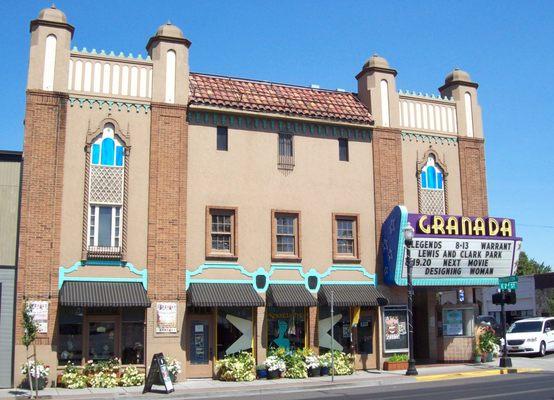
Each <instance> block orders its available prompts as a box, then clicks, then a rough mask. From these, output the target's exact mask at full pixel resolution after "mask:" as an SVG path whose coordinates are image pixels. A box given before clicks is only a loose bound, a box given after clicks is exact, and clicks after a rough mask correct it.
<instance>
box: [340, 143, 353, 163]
mask: <svg viewBox="0 0 554 400" xmlns="http://www.w3.org/2000/svg"><path fill="white" fill-rule="evenodd" d="M338 143H339V161H344V162H349V161H350V143H349V141H348V139H347V138H339V139H338ZM343 145H344V149H345V158H344V159H343V157H342V152H341V149H342V147H343Z"/></svg>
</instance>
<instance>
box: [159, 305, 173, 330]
mask: <svg viewBox="0 0 554 400" xmlns="http://www.w3.org/2000/svg"><path fill="white" fill-rule="evenodd" d="M176 332H177V303H166V302H164V303H157V304H156V333H176Z"/></svg>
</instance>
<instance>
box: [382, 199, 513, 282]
mask: <svg viewBox="0 0 554 400" xmlns="http://www.w3.org/2000/svg"><path fill="white" fill-rule="evenodd" d="M408 222H409V223H410V224H411V225H412V227H414V229H415V234H414V240H413V246H412V249H411V257H412V258H413V260H414V269H413V279H414V285H419V286H449V285H455V286H460V285H497V284H498V278H500V277H503V276H508V275H513V274H515V272H516V268H517V259H518V257H519V252H520V249H521V238H518V237H516V232H515V222H514V220H513V219H509V218H493V217H482V218H469V217H461V216H452V215H424V214H409V213H408V212H407V211H406V208H405V207H403V206H397V207H395V209H394V210H393V211H392V212H391V214H390V215H389V217H388V218H387V220H386V221H385V223H384V224H383V229H382V233H381V246H382V253H383V262H384V269H385V281H386V282H387V283H389V284H396V285H406V251H405V246H404V235H403V231H402V230H403V229H404V227H405V226H406V224H407V223H408Z"/></svg>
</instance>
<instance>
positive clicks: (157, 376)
mask: <svg viewBox="0 0 554 400" xmlns="http://www.w3.org/2000/svg"><path fill="white" fill-rule="evenodd" d="M152 385H164V387H165V393H171V392H174V391H175V388H174V387H173V382H171V377H170V376H169V370H168V369H167V364H166V363H165V358H164V355H163V353H157V354H154V355H153V356H152V363H151V365H150V371H148V376H147V377H146V381H145V382H144V389H143V390H142V393H146V392H151V391H152Z"/></svg>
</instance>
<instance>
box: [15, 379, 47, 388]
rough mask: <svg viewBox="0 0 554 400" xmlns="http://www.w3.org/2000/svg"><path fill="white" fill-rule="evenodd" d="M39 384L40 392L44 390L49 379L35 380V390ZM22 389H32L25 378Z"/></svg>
mask: <svg viewBox="0 0 554 400" xmlns="http://www.w3.org/2000/svg"><path fill="white" fill-rule="evenodd" d="M37 382H38V390H42V389H44V388H45V387H46V385H47V384H48V378H38V380H35V379H33V390H35V389H36V386H35V385H37ZM21 387H22V388H23V389H30V388H31V386H30V385H29V379H27V378H25V379H24V380H23V382H22V383H21Z"/></svg>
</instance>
